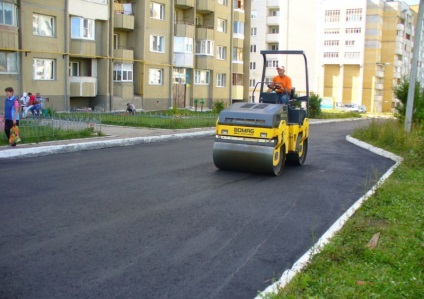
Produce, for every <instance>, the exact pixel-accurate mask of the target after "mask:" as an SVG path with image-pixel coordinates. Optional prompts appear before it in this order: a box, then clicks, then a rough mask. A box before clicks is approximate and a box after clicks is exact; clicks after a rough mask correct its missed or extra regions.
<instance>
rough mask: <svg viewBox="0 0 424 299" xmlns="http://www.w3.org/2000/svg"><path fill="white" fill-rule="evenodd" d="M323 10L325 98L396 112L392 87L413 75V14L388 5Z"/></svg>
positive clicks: (379, 0) (343, 4)
mask: <svg viewBox="0 0 424 299" xmlns="http://www.w3.org/2000/svg"><path fill="white" fill-rule="evenodd" d="M323 11H324V20H323V31H324V32H323V36H324V47H323V53H322V58H323V60H322V61H323V76H322V77H323V85H322V87H323V89H322V94H323V96H325V97H331V98H333V99H334V101H335V102H342V103H356V104H359V105H365V106H366V107H367V110H368V111H371V112H395V107H396V106H397V105H399V101H398V100H397V99H396V98H395V97H394V95H393V87H394V86H395V85H397V84H399V83H400V80H401V78H402V76H404V75H409V73H410V71H411V61H412V53H413V40H414V34H415V23H414V22H416V18H415V17H414V11H413V10H412V9H411V8H410V7H409V6H408V5H407V4H406V3H405V2H403V1H389V0H386V1H383V0H368V1H355V2H350V1H335V0H326V1H324V5H323ZM420 61H421V62H420V64H421V63H422V61H423V59H422V55H421V59H420ZM420 69H421V73H422V66H421V67H420Z"/></svg>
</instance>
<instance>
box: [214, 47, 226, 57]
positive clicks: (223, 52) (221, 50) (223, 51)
mask: <svg viewBox="0 0 424 299" xmlns="http://www.w3.org/2000/svg"><path fill="white" fill-rule="evenodd" d="M216 50H217V53H216V59H219V60H225V59H227V47H223V46H218V47H217V48H216Z"/></svg>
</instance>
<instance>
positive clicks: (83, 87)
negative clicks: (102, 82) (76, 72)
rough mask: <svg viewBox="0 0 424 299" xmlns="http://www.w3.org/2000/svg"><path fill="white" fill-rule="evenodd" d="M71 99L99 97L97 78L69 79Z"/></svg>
mask: <svg viewBox="0 0 424 299" xmlns="http://www.w3.org/2000/svg"><path fill="white" fill-rule="evenodd" d="M69 82H70V85H71V88H70V90H71V93H70V96H71V97H95V96H96V95H97V78H95V77H69Z"/></svg>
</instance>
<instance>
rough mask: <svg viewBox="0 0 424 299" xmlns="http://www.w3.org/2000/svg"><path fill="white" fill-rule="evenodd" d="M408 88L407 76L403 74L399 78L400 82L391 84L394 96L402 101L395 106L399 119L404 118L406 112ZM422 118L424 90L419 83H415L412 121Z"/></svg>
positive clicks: (423, 117) (423, 113)
mask: <svg viewBox="0 0 424 299" xmlns="http://www.w3.org/2000/svg"><path fill="white" fill-rule="evenodd" d="M408 89H409V77H408V76H406V75H405V76H403V77H402V78H401V80H400V83H399V84H398V85H396V86H393V94H394V96H395V97H396V98H397V99H398V100H399V101H400V102H401V103H402V105H399V106H397V107H396V110H397V112H398V113H397V114H396V117H398V118H399V119H400V120H402V121H403V120H405V114H406V103H407V101H408ZM423 120H424V90H422V89H421V87H420V83H419V82H417V83H416V84H415V92H414V110H413V114H412V121H413V122H416V123H420V122H422V121H423Z"/></svg>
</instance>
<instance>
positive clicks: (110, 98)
mask: <svg viewBox="0 0 424 299" xmlns="http://www.w3.org/2000/svg"><path fill="white" fill-rule="evenodd" d="M109 11H110V13H109V14H110V17H109V53H108V55H107V56H109V57H112V59H109V60H108V62H109V76H108V78H109V109H106V110H109V111H112V99H113V56H114V53H113V52H114V50H113V32H114V26H113V22H114V16H115V15H114V10H113V2H112V1H110V2H109ZM98 78H99V77H97V80H98ZM106 108H107V107H106Z"/></svg>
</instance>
